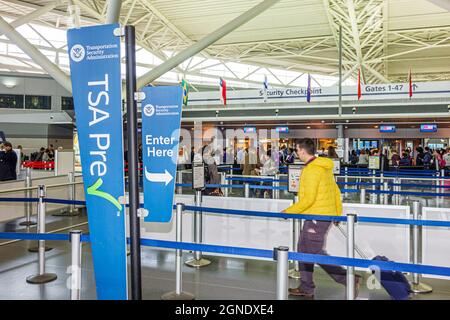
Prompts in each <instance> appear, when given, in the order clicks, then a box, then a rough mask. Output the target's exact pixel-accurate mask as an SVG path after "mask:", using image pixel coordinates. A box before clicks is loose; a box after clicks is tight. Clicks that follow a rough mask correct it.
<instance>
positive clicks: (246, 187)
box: [244, 182, 250, 198]
mask: <svg viewBox="0 0 450 320" xmlns="http://www.w3.org/2000/svg"><path fill="white" fill-rule="evenodd" d="M244 197H245V198H250V184H249V183H248V182H244Z"/></svg>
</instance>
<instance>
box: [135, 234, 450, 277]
mask: <svg viewBox="0 0 450 320" xmlns="http://www.w3.org/2000/svg"><path fill="white" fill-rule="evenodd" d="M141 244H142V245H143V246H149V247H159V248H169V249H178V250H186V251H201V252H209V253H219V254H231V255H240V256H251V257H258V258H267V259H273V256H274V254H273V251H272V250H267V249H252V248H241V247H230V246H218V245H210V244H196V243H189V242H175V241H166V240H156V239H141ZM288 259H290V260H296V261H300V262H309V263H317V264H325V265H343V266H352V267H360V268H373V267H374V266H377V267H379V268H380V269H382V270H392V271H399V272H411V273H419V274H435V275H442V276H450V268H449V267H439V266H430V265H417V264H409V263H398V262H392V261H375V260H366V259H357V258H346V257H337V256H325V255H318V254H309V253H300V252H289V253H288Z"/></svg>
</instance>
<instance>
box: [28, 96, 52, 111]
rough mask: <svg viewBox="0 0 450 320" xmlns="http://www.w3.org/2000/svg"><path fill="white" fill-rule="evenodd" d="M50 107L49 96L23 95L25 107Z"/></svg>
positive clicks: (47, 108)
mask: <svg viewBox="0 0 450 320" xmlns="http://www.w3.org/2000/svg"><path fill="white" fill-rule="evenodd" d="M51 108H52V97H51V96H25V109H46V110H50V109H51Z"/></svg>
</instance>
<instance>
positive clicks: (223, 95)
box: [220, 78, 227, 106]
mask: <svg viewBox="0 0 450 320" xmlns="http://www.w3.org/2000/svg"><path fill="white" fill-rule="evenodd" d="M220 101H222V103H223V105H224V106H226V105H227V83H226V82H225V80H223V79H222V78H220Z"/></svg>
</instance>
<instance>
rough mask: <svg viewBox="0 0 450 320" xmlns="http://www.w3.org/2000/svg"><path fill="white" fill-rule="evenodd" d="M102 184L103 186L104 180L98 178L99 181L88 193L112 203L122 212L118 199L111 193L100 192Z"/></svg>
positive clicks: (89, 188) (88, 189)
mask: <svg viewBox="0 0 450 320" xmlns="http://www.w3.org/2000/svg"><path fill="white" fill-rule="evenodd" d="M102 184H103V180H102V178H98V180H97V181H96V182H95V183H94V184H93V185H92V186H90V187H88V188H87V193H88V194H89V195H91V196H96V197H100V198H103V199H105V200H107V201H109V202H111V203H112V204H113V205H115V206H116V207H117V209H119V210H120V211H122V206H121V205H120V203H119V201H118V200H117V199H116V198H114V197H113V196H112V195H110V194H109V193H106V192H104V191H100V190H98V188H100V187H101V185H102Z"/></svg>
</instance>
